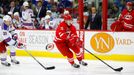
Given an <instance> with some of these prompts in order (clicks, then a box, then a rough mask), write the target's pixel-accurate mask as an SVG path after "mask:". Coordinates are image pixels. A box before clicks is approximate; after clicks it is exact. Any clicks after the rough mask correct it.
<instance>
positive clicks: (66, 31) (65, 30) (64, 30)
mask: <svg viewBox="0 0 134 75" xmlns="http://www.w3.org/2000/svg"><path fill="white" fill-rule="evenodd" d="M76 38H78V36H77V32H76V28H75V27H74V26H73V25H71V26H68V25H67V24H66V23H65V21H63V22H61V23H60V24H59V26H58V27H57V29H56V35H55V39H54V42H66V41H71V42H75V41H76Z"/></svg>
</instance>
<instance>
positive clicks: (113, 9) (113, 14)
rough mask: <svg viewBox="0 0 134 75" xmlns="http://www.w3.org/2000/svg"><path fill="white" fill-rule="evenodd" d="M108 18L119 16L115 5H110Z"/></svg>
mask: <svg viewBox="0 0 134 75" xmlns="http://www.w3.org/2000/svg"><path fill="white" fill-rule="evenodd" d="M108 12H109V18H115V19H117V17H118V16H119V7H118V6H117V5H116V4H112V7H111V9H109V11H108Z"/></svg>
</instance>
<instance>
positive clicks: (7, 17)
mask: <svg viewBox="0 0 134 75" xmlns="http://www.w3.org/2000/svg"><path fill="white" fill-rule="evenodd" d="M11 20H12V18H11V17H10V16H9V15H5V16H4V17H3V21H11Z"/></svg>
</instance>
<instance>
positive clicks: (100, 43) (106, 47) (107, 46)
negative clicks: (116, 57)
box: [90, 33, 115, 53]
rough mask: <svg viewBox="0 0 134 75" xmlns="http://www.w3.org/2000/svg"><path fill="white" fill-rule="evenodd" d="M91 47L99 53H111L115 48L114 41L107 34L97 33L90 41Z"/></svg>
mask: <svg viewBox="0 0 134 75" xmlns="http://www.w3.org/2000/svg"><path fill="white" fill-rule="evenodd" d="M90 44H91V47H92V48H93V49H94V50H95V51H96V52H99V53H107V52H110V51H111V50H112V49H113V47H114V44H115V42H114V39H113V37H112V36H111V35H109V34H107V33H97V34H95V35H94V36H93V37H92V38H91V41H90Z"/></svg>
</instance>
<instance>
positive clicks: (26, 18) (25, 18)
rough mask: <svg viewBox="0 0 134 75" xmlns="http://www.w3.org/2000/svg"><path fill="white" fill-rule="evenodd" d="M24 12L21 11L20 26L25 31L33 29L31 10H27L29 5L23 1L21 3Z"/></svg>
mask: <svg viewBox="0 0 134 75" xmlns="http://www.w3.org/2000/svg"><path fill="white" fill-rule="evenodd" d="M23 8H24V11H22V25H23V27H24V28H25V29H34V28H35V27H34V24H33V18H32V17H33V16H34V14H33V10H32V9H29V3H28V2H27V1H25V2H24V3H23Z"/></svg>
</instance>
